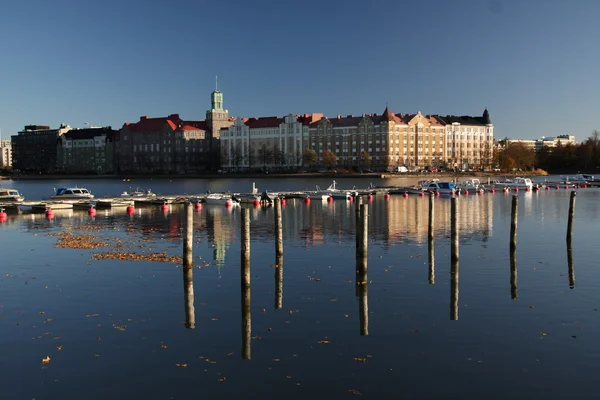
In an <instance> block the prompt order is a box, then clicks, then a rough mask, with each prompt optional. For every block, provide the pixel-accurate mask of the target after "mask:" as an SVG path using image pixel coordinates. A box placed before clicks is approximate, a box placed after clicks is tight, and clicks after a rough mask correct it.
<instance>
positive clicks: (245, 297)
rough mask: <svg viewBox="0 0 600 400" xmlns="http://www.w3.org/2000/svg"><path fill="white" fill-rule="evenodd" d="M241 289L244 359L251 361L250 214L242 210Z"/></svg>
mask: <svg viewBox="0 0 600 400" xmlns="http://www.w3.org/2000/svg"><path fill="white" fill-rule="evenodd" d="M241 241H242V242H241V253H242V254H241V289H242V358H243V359H244V360H250V359H251V358H252V357H251V354H252V353H251V340H252V317H251V312H250V213H249V212H248V209H247V208H242V234H241Z"/></svg>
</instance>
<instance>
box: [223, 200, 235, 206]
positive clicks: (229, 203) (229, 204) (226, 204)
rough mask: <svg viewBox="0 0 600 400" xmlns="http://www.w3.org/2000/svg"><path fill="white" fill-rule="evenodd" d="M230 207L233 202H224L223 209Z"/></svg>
mask: <svg viewBox="0 0 600 400" xmlns="http://www.w3.org/2000/svg"><path fill="white" fill-rule="evenodd" d="M231 206H233V202H232V201H231V200H227V201H226V202H225V207H227V208H229V207H231Z"/></svg>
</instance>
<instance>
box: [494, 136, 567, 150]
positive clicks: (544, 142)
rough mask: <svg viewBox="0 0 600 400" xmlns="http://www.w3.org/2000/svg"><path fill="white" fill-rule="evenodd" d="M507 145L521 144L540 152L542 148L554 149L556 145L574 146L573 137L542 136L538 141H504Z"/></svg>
mask: <svg viewBox="0 0 600 400" xmlns="http://www.w3.org/2000/svg"><path fill="white" fill-rule="evenodd" d="M506 142H507V143H521V144H523V145H525V146H527V147H528V148H530V149H533V150H535V151H536V152H537V151H540V150H541V149H542V148H544V147H550V148H553V147H556V146H558V145H561V146H566V145H567V144H570V145H574V144H575V136H573V135H558V136H556V137H545V136H542V137H541V138H540V139H506Z"/></svg>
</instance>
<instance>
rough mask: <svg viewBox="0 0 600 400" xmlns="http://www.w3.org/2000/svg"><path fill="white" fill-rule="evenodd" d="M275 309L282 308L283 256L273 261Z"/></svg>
mask: <svg viewBox="0 0 600 400" xmlns="http://www.w3.org/2000/svg"><path fill="white" fill-rule="evenodd" d="M275 263H276V265H275V309H277V310H279V309H280V308H281V307H283V255H282V256H281V257H278V258H277V259H276V260H275Z"/></svg>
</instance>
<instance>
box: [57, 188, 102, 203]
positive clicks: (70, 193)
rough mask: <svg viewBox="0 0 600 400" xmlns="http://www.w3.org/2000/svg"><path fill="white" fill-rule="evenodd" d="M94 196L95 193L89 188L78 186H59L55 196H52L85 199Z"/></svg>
mask: <svg viewBox="0 0 600 400" xmlns="http://www.w3.org/2000/svg"><path fill="white" fill-rule="evenodd" d="M93 198H94V195H93V194H92V193H91V192H90V191H89V190H87V189H86V188H80V187H77V186H75V187H61V188H58V189H56V193H55V194H54V196H51V197H50V199H52V200H85V199H93Z"/></svg>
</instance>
